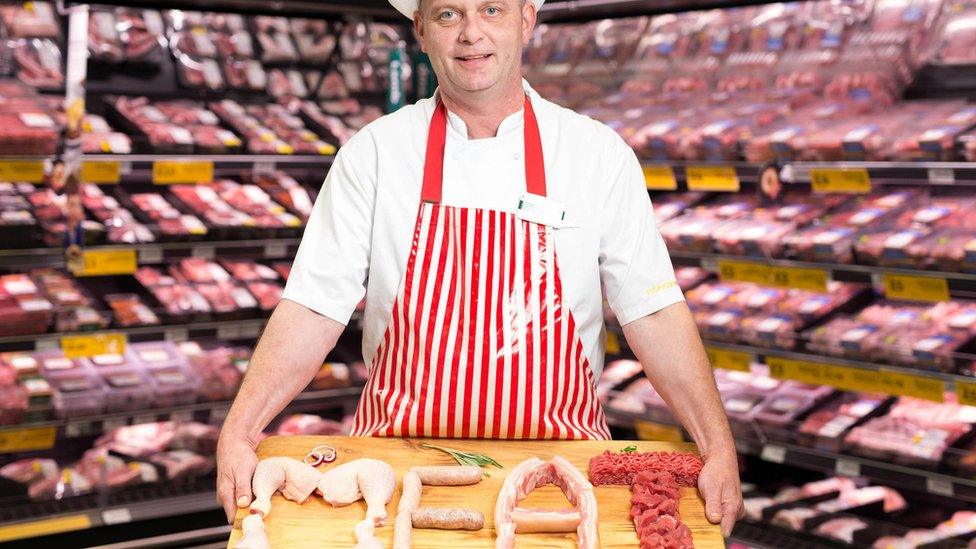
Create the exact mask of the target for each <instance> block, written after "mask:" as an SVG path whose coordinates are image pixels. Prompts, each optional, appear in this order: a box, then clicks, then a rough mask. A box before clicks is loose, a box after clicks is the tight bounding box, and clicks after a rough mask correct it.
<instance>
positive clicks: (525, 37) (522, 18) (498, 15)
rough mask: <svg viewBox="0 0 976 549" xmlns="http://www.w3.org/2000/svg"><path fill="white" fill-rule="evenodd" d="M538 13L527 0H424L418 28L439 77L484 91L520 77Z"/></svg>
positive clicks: (416, 21)
mask: <svg viewBox="0 0 976 549" xmlns="http://www.w3.org/2000/svg"><path fill="white" fill-rule="evenodd" d="M535 16H536V14H535V4H534V3H533V2H523V1H522V0H422V2H421V5H420V11H418V12H417V13H416V14H415V15H414V28H415V30H416V31H417V37H418V38H419V39H420V45H421V48H422V49H423V51H425V52H426V53H427V54H428V55H429V56H430V62H431V65H433V67H434V73H436V74H437V80H438V82H439V83H440V84H441V85H442V86H445V87H447V88H448V89H452V90H456V91H467V92H478V91H484V90H489V89H492V88H493V87H496V86H501V85H505V84H506V83H508V82H510V81H511V80H513V79H517V78H518V75H519V74H520V71H519V69H520V65H521V62H522V46H523V45H525V44H527V43H528V41H529V38H530V37H531V36H532V27H533V26H534V25H535Z"/></svg>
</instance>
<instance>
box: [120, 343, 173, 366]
mask: <svg viewBox="0 0 976 549" xmlns="http://www.w3.org/2000/svg"><path fill="white" fill-rule="evenodd" d="M126 353H127V355H128V357H129V360H131V361H132V362H134V363H139V364H142V365H143V366H144V367H145V368H146V369H148V370H154V369H158V368H182V367H184V366H185V365H186V358H185V357H184V356H183V353H181V352H180V351H179V350H178V349H177V348H176V345H174V344H173V343H171V342H169V341H148V342H142V343H133V344H131V345H129V347H128V349H127V350H126Z"/></svg>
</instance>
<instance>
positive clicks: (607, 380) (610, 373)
mask: <svg viewBox="0 0 976 549" xmlns="http://www.w3.org/2000/svg"><path fill="white" fill-rule="evenodd" d="M643 371H644V369H643V367H642V366H641V364H640V362H638V361H636V360H615V361H613V362H611V363H610V364H607V366H606V367H605V368H604V369H603V375H601V376H600V380H599V382H597V386H596V394H597V398H599V399H600V402H602V403H604V404H605V403H606V402H607V399H608V397H609V396H610V393H611V391H613V390H614V389H616V387H617V386H618V385H620V384H621V383H623V382H625V381H628V380H630V379H631V378H633V377H634V376H636V375H637V374H639V373H642V372H643Z"/></svg>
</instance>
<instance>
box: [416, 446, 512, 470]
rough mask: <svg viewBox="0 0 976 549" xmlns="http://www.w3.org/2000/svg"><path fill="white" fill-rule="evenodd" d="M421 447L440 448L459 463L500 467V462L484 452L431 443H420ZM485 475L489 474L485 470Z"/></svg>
mask: <svg viewBox="0 0 976 549" xmlns="http://www.w3.org/2000/svg"><path fill="white" fill-rule="evenodd" d="M420 446H421V447H422V448H430V449H431V450H440V451H441V452H444V453H446V454H448V455H449V456H451V457H452V458H454V461H456V462H458V463H459V464H461V465H474V466H476V467H487V466H488V465H494V466H495V467H498V468H499V469H501V468H502V464H501V463H498V462H497V461H495V460H494V459H492V458H491V457H489V456H486V455H485V454H479V453H476V452H463V451H461V450H455V449H453V448H444V447H443V446H434V445H433V444H426V443H425V444H421V445H420ZM484 474H485V476H486V477H488V476H491V475H489V474H488V473H487V472H485V473H484Z"/></svg>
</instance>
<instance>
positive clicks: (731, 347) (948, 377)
mask: <svg viewBox="0 0 976 549" xmlns="http://www.w3.org/2000/svg"><path fill="white" fill-rule="evenodd" d="M607 332H608V333H612V334H615V335H617V336H622V335H623V330H622V329H621V328H620V327H619V326H617V325H614V324H610V323H608V324H607ZM617 341H618V345H620V346H621V348H624V349H625V348H627V340H626V339H625V338H624V337H618V338H617ZM702 342H703V343H704V344H705V347H706V349H718V350H722V351H732V352H735V353H745V354H748V355H750V359H751V362H754V363H757V364H766V363H767V359H769V358H781V359H786V360H792V361H798V362H804V363H816V364H823V365H828V366H839V367H842V368H850V369H856V370H868V371H872V372H874V371H884V372H890V373H893V374H902V375H907V376H913V377H920V378H926V379H931V380H936V381H940V382H942V383H943V384H944V385H943V387H944V389H945V391H955V390H956V389H957V388H958V385H957V384H960V383H962V384H967V386H972V385H973V384H976V378H973V377H970V376H965V375H960V374H950V373H945V372H939V371H935V370H922V369H919V368H911V367H907V366H892V365H888V364H879V363H875V362H865V361H859V360H851V359H846V358H838V357H833V356H824V355H817V354H813V353H805V352H799V351H786V350H781V349H770V348H767V347H755V346H752V345H742V344H738V343H728V342H725V341H715V340H709V339H703V340H702ZM716 367H722V366H716ZM878 390H879V392H882V393H884V392H885V391H883V390H881V388H879V389H878ZM894 396H898V395H894Z"/></svg>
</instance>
